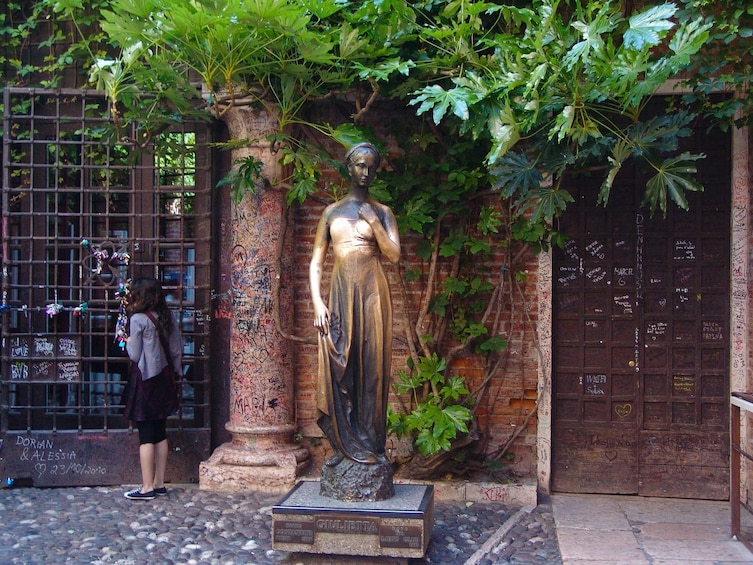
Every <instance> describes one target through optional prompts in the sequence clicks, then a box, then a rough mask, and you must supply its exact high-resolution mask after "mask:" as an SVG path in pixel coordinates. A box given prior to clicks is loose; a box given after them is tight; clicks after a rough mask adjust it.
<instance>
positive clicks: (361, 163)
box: [309, 143, 400, 500]
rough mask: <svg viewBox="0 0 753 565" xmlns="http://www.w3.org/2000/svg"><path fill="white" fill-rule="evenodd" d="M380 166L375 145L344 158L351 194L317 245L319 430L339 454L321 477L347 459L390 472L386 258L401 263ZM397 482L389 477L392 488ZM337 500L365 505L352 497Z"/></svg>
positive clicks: (327, 216) (312, 273)
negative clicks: (379, 196)
mask: <svg viewBox="0 0 753 565" xmlns="http://www.w3.org/2000/svg"><path fill="white" fill-rule="evenodd" d="M380 162H381V156H380V154H379V151H378V150H377V149H376V147H374V146H373V145H371V144H370V143H358V144H356V145H354V146H353V147H351V148H350V150H349V151H348V152H347V154H346V155H345V164H346V166H347V169H348V172H349V173H350V190H349V192H348V194H347V196H345V197H344V198H343V199H342V200H339V201H337V202H335V203H334V204H331V205H329V206H328V207H327V208H326V209H325V210H324V212H323V213H322V216H321V219H320V220H319V225H318V227H317V230H316V238H315V240H314V252H313V256H312V259H311V265H310V270H309V281H310V285H311V297H312V300H313V306H314V326H315V327H316V328H317V329H318V330H319V375H318V378H319V382H318V390H317V408H318V409H319V413H320V417H319V420H318V423H319V426H320V427H321V428H322V430H323V431H324V433H325V434H326V436H327V438H328V439H329V441H330V443H331V445H332V448H333V450H334V455H333V456H332V457H330V458H329V459H328V460H327V462H326V463H325V469H323V478H324V474H325V471H326V470H327V467H330V468H332V467H334V466H337V465H339V464H341V463H342V462H343V460H345V462H346V464H351V463H350V462H352V463H355V464H358V465H360V466H361V467H360V468H361V470H362V471H364V472H366V473H368V472H369V470H368V469H364V468H363V466H366V467H371V466H379V467H389V464H388V462H387V460H386V457H385V452H384V448H385V443H386V427H387V395H388V392H389V378H390V363H391V358H392V303H391V298H390V289H389V285H388V282H387V277H386V276H385V273H384V271H383V269H382V265H381V263H380V257H381V256H382V255H383V256H384V257H386V258H387V259H388V260H389V261H391V262H392V263H396V262H397V261H398V260H399V259H400V237H399V234H398V228H397V222H396V221H395V216H394V215H393V213H392V211H391V210H390V209H389V207H387V206H385V205H384V204H381V203H379V202H377V201H376V200H374V199H373V198H371V197H370V196H369V185H370V184H371V181H372V180H373V179H374V175H375V174H376V170H377V168H378V167H379V165H380ZM330 247H331V248H332V251H333V255H334V263H333V267H332V274H331V282H330V293H329V302H328V305H326V304H325V302H324V300H323V299H322V296H321V281H322V271H323V268H324V262H325V258H326V256H327V252H328V250H329V248H330ZM349 473H350V471H349ZM351 474H352V473H351ZM391 481H392V477H391V474H390V477H389V483H390V485H389V488H392V483H391ZM322 490H323V491H324V490H325V488H324V487H323V488H322ZM335 490H336V489H335ZM346 490H347V487H346ZM393 492H394V491H393ZM323 493H324V492H323ZM335 496H336V497H337V498H343V499H351V500H352V499H355V498H359V496H358V495H354V494H352V493H351V494H347V493H345V494H343V495H342V496H338V495H337V494H335ZM381 496H382V498H387V497H388V496H384V495H381ZM389 496H391V494H389ZM367 498H368V497H367Z"/></svg>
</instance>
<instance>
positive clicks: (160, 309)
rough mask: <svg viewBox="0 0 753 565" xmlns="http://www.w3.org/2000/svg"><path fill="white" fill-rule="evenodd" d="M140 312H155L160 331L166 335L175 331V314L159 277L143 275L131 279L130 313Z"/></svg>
mask: <svg viewBox="0 0 753 565" xmlns="http://www.w3.org/2000/svg"><path fill="white" fill-rule="evenodd" d="M138 312H155V313H156V314H157V322H158V323H159V329H160V331H162V332H163V333H164V335H166V336H169V335H170V334H172V333H173V328H174V322H173V315H172V314H171V312H170V309H169V308H168V307H167V301H166V300H165V292H164V291H163V290H162V285H161V284H160V282H159V281H158V280H157V279H154V278H152V277H142V278H139V279H134V280H133V281H131V291H130V295H129V298H128V314H129V315H131V314H136V313H138Z"/></svg>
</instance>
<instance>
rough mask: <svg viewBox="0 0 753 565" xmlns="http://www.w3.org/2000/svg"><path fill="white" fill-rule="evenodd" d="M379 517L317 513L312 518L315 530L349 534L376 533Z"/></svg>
mask: <svg viewBox="0 0 753 565" xmlns="http://www.w3.org/2000/svg"><path fill="white" fill-rule="evenodd" d="M379 522H380V520H379V518H367V517H361V516H353V515H352V514H334V513H333V514H326V515H324V514H319V515H317V516H316V518H315V519H314V524H315V525H316V531H317V532H327V533H331V534H349V535H353V534H355V535H376V534H377V533H378V532H379Z"/></svg>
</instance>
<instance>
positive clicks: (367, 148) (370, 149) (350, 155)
mask: <svg viewBox="0 0 753 565" xmlns="http://www.w3.org/2000/svg"><path fill="white" fill-rule="evenodd" d="M362 153H371V154H373V155H374V157H375V159H376V160H375V162H374V163H375V165H376V167H377V168H379V165H380V164H381V162H382V155H381V154H380V153H379V149H377V148H376V147H375V146H374V145H372V144H371V143H368V142H367V141H362V142H361V143H356V144H355V145H354V146H352V147H351V148H350V149H348V152H347V153H346V154H345V166H346V167H349V166H350V162H351V161H352V160H353V159H354V158H355V157H357V156H359V155H361V154H362Z"/></svg>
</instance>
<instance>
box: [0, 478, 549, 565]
mask: <svg viewBox="0 0 753 565" xmlns="http://www.w3.org/2000/svg"><path fill="white" fill-rule="evenodd" d="M125 491H126V489H125V488H119V487H97V488H88V487H78V488H50V489H39V488H14V489H6V490H1V491H0V516H1V517H2V524H3V526H2V528H1V529H0V563H2V564H15V563H24V564H25V563H30V564H36V563H90V564H109V563H113V564H120V565H141V564H149V565H153V564H173V563H175V564H187V565H189V564H197V565H199V564H222V565H234V564H271V563H289V564H297V563H306V557H307V556H305V555H302V554H297V555H293V554H287V553H285V552H280V551H275V550H273V549H272V539H271V523H272V506H273V505H275V504H276V503H277V502H278V500H279V499H280V498H281V497H280V496H278V495H269V494H260V493H218V492H209V491H202V490H199V489H198V488H197V487H196V486H192V485H179V486H175V487H170V486H169V494H168V495H167V496H163V497H159V498H156V499H154V500H151V501H134V500H128V499H126V498H124V497H123V493H124V492H125ZM434 522H435V523H434V530H433V531H432V538H431V543H430V545H429V549H428V552H427V555H426V557H425V559H423V560H411V561H410V563H411V564H414V563H416V564H417V563H432V564H433V563H446V564H453V565H455V564H459V563H466V564H468V565H476V564H479V565H488V564H492V563H506V564H516V565H524V564H530V565H561V563H562V560H561V558H560V552H559V547H558V545H557V538H556V533H555V528H554V518H553V515H552V507H551V504H549V503H548V501H544V503H543V504H539V506H537V507H536V508H534V509H530V508H524V509H521V508H518V507H508V506H505V505H501V504H489V503H462V502H447V503H444V502H439V501H438V502H435V520H434ZM309 557H310V556H309ZM344 562H346V561H343V560H341V559H338V560H337V563H344ZM353 562H354V563H355V562H358V563H368V560H354V561H353ZM319 563H323V561H321V560H320V561H319Z"/></svg>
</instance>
